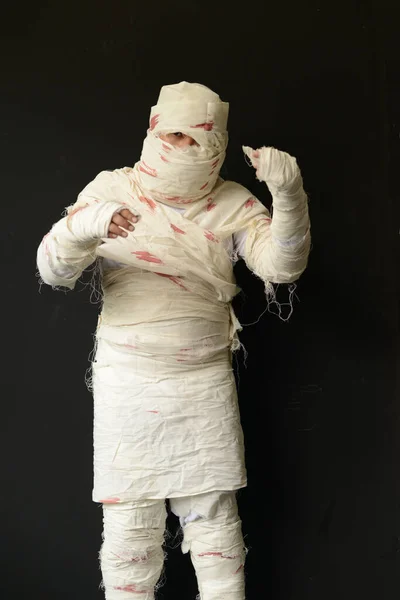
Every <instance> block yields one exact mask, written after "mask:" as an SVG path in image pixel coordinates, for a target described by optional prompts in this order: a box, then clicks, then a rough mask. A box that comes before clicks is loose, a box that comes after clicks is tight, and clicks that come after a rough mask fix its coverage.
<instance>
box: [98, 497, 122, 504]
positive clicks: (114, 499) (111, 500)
mask: <svg viewBox="0 0 400 600" xmlns="http://www.w3.org/2000/svg"><path fill="white" fill-rule="evenodd" d="M100 502H101V503H102V504H117V502H121V500H120V498H106V499H105V500H100Z"/></svg>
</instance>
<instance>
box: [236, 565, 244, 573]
mask: <svg viewBox="0 0 400 600" xmlns="http://www.w3.org/2000/svg"><path fill="white" fill-rule="evenodd" d="M243 567H244V565H240V567H239V568H238V569H236V571H235V572H234V575H236V573H239V571H241V570H242V569H243Z"/></svg>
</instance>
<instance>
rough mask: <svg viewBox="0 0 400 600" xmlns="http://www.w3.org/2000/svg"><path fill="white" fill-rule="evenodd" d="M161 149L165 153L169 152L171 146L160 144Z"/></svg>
mask: <svg viewBox="0 0 400 600" xmlns="http://www.w3.org/2000/svg"><path fill="white" fill-rule="evenodd" d="M161 147H162V149H163V150H165V151H166V152H171V150H172V148H171V146H167V144H162V145H161Z"/></svg>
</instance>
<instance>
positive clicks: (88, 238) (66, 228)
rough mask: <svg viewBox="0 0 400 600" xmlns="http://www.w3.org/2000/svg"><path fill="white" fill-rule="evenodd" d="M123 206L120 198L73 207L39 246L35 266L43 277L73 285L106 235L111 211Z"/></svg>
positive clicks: (46, 280)
mask: <svg viewBox="0 0 400 600" xmlns="http://www.w3.org/2000/svg"><path fill="white" fill-rule="evenodd" d="M124 208H125V206H124V205H121V204H120V203H119V202H106V203H94V204H87V205H83V206H78V207H75V208H72V209H71V210H70V212H69V214H68V215H67V216H66V217H64V218H63V219H60V221H58V222H57V223H56V224H55V225H54V226H53V227H52V229H51V231H50V232H49V233H48V234H47V235H46V236H45V237H44V238H43V240H42V242H41V244H40V246H39V249H38V253H37V266H38V269H39V273H40V276H41V278H42V279H43V281H44V282H45V283H47V284H48V285H52V286H65V287H68V288H70V289H72V288H73V287H74V286H75V283H76V281H77V279H78V278H79V277H80V275H81V273H82V271H84V269H86V268H87V267H88V266H89V265H90V264H92V263H93V262H94V260H95V259H96V249H97V246H98V245H99V243H100V242H101V238H104V237H107V233H108V228H109V226H110V222H111V220H112V217H113V215H114V214H115V213H116V212H118V211H120V210H123V209H124Z"/></svg>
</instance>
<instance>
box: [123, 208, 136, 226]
mask: <svg viewBox="0 0 400 600" xmlns="http://www.w3.org/2000/svg"><path fill="white" fill-rule="evenodd" d="M119 214H120V215H122V216H123V217H124V219H126V220H127V221H132V222H133V223H137V222H138V220H139V217H138V216H137V215H134V214H133V213H132V212H131V211H130V210H129V209H128V208H124V210H121V212H120V213H119Z"/></svg>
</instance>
